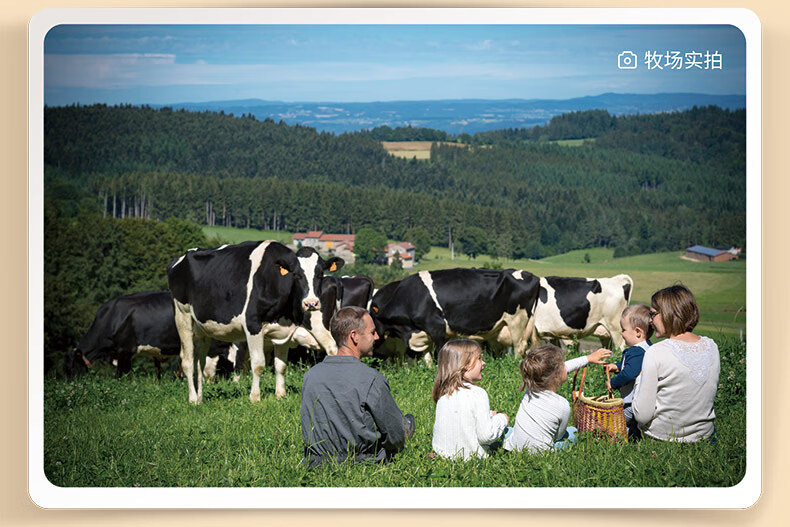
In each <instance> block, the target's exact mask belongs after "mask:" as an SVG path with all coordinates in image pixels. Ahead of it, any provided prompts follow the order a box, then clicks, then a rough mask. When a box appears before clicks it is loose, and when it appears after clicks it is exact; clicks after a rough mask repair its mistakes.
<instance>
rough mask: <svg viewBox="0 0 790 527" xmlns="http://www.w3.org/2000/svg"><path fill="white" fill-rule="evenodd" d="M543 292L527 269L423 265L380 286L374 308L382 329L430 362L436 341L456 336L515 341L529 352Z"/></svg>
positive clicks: (494, 341)
mask: <svg viewBox="0 0 790 527" xmlns="http://www.w3.org/2000/svg"><path fill="white" fill-rule="evenodd" d="M537 298H538V278H537V277H536V276H534V275H532V274H530V273H528V272H526V271H515V270H513V269H508V270H490V269H446V270H442V271H420V272H419V273H417V274H414V275H411V276H408V277H406V278H404V279H403V280H401V281H399V282H392V283H390V284H387V285H385V286H384V287H382V288H381V289H379V291H378V292H377V293H376V294H375V296H374V297H373V300H372V301H371V305H370V311H371V315H372V317H373V321H374V323H375V324H376V331H377V332H378V333H379V335H381V336H382V337H388V338H390V339H400V341H402V342H403V345H404V346H405V347H406V348H407V349H411V350H413V351H416V352H420V353H424V354H425V355H424V360H425V361H426V363H430V360H431V353H430V351H431V349H430V348H431V346H430V344H431V343H433V345H434V347H435V348H436V350H437V351H438V349H439V348H441V346H442V345H444V343H445V342H446V341H447V340H448V339H450V338H456V337H468V338H473V339H476V340H484V341H487V342H489V343H490V344H492V345H494V346H495V347H497V348H500V347H510V346H512V347H513V348H514V349H515V351H516V353H518V354H519V355H523V354H524V353H525V352H526V348H527V344H528V342H527V341H528V337H529V335H530V334H531V332H532V320H533V317H532V315H533V313H534V309H535V303H536V302H537ZM504 330H507V331H504ZM382 340H384V339H383V338H382Z"/></svg>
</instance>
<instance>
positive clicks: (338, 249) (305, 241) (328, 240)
mask: <svg viewBox="0 0 790 527" xmlns="http://www.w3.org/2000/svg"><path fill="white" fill-rule="evenodd" d="M354 238H355V235H354V234H329V233H324V232H323V231H308V232H298V233H296V234H294V236H293V243H294V245H295V246H296V247H300V246H301V247H312V248H313V249H315V250H316V251H318V252H321V253H326V254H332V255H334V256H339V257H340V258H342V259H343V260H345V261H346V263H349V264H353V263H354Z"/></svg>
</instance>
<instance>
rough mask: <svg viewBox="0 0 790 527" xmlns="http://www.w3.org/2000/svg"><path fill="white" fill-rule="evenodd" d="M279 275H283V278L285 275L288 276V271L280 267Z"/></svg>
mask: <svg viewBox="0 0 790 527" xmlns="http://www.w3.org/2000/svg"><path fill="white" fill-rule="evenodd" d="M280 274H281V275H283V276H285V275H287V274H288V269H286V268H285V267H283V266H282V265H281V266H280Z"/></svg>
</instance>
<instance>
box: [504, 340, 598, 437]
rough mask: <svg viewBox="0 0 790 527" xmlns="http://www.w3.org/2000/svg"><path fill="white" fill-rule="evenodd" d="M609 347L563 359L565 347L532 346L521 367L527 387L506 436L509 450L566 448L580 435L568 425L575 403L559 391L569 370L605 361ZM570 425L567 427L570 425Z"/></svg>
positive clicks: (524, 384)
mask: <svg viewBox="0 0 790 527" xmlns="http://www.w3.org/2000/svg"><path fill="white" fill-rule="evenodd" d="M611 353H612V352H611V351H609V350H607V349H603V348H602V349H599V350H597V351H594V352H592V353H590V354H589V355H586V356H582V357H578V358H575V359H571V360H569V361H563V360H562V359H563V354H562V350H561V349H560V348H558V347H557V346H553V345H551V344H547V345H545V346H539V347H537V348H534V349H531V350H530V351H529V352H528V353H527V356H526V358H525V359H524V360H523V361H521V365H520V366H519V370H520V371H521V378H522V379H523V383H522V385H521V389H522V390H523V389H525V388H526V392H525V393H524V397H523V398H522V399H521V405H520V406H519V408H518V414H517V415H516V422H515V424H514V425H513V433H512V434H511V435H510V437H508V438H507V439H506V440H505V445H504V447H505V449H506V450H522V449H524V448H526V449H527V450H529V451H530V452H539V451H542V450H548V449H551V448H554V449H561V448H565V446H567V445H568V443H570V442H573V441H574V440H575V439H576V436H575V434H576V429H575V428H574V427H572V426H571V427H568V421H569V420H570V417H571V405H570V403H569V402H568V400H567V399H565V398H564V397H563V396H561V395H559V394H558V393H557V389H558V388H559V387H560V385H561V384H562V383H563V382H565V380H566V379H567V378H568V373H570V372H572V371H575V370H578V369H579V368H581V367H583V366H586V365H587V364H588V363H592V364H603V359H604V358H606V357H608V356H609V355H611ZM566 427H567V428H566Z"/></svg>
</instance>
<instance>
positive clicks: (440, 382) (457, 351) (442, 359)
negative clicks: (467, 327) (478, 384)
mask: <svg viewBox="0 0 790 527" xmlns="http://www.w3.org/2000/svg"><path fill="white" fill-rule="evenodd" d="M482 354H483V352H482V350H481V349H480V345H479V344H478V343H477V342H474V341H472V340H451V341H449V342H447V343H445V345H444V346H442V349H440V350H439V355H438V358H437V361H436V362H437V363H438V364H437V368H436V379H435V380H434V381H433V402H434V403H435V402H438V401H439V399H441V398H442V396H443V395H451V394H453V393H455V391H456V390H457V389H459V388H464V384H466V382H468V381H466V380H465V379H464V373H466V370H468V369H469V368H470V367H471V366H472V364H473V363H474V361H475V359H477V358H479V357H481V356H482Z"/></svg>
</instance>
